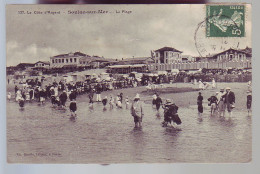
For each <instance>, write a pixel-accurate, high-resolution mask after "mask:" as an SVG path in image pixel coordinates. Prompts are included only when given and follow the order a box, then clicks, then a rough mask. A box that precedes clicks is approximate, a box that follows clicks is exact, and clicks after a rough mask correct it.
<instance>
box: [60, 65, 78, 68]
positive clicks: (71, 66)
mask: <svg viewBox="0 0 260 174" xmlns="http://www.w3.org/2000/svg"><path fill="white" fill-rule="evenodd" d="M62 67H63V68H76V67H77V65H63V66H62Z"/></svg>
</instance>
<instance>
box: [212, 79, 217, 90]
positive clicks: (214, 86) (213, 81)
mask: <svg viewBox="0 0 260 174" xmlns="http://www.w3.org/2000/svg"><path fill="white" fill-rule="evenodd" d="M215 88H216V81H215V79H214V78H213V79H212V89H215Z"/></svg>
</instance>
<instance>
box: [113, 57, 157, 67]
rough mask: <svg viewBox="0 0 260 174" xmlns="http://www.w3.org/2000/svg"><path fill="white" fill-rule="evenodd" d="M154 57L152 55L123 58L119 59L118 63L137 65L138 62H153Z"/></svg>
mask: <svg viewBox="0 0 260 174" xmlns="http://www.w3.org/2000/svg"><path fill="white" fill-rule="evenodd" d="M154 62H155V61H154V58H152V57H134V58H122V60H120V61H118V62H117V64H118V65H136V64H153V63H154Z"/></svg>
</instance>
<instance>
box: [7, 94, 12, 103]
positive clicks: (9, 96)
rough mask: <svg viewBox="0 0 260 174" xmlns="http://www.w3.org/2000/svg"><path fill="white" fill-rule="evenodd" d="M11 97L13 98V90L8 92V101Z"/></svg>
mask: <svg viewBox="0 0 260 174" xmlns="http://www.w3.org/2000/svg"><path fill="white" fill-rule="evenodd" d="M11 98H12V94H11V92H8V94H7V99H8V101H10V100H11Z"/></svg>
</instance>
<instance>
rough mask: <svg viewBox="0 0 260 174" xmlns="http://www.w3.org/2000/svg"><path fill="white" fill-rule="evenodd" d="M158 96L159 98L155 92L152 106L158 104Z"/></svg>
mask: <svg viewBox="0 0 260 174" xmlns="http://www.w3.org/2000/svg"><path fill="white" fill-rule="evenodd" d="M156 98H157V95H156V93H154V94H153V101H152V104H153V105H152V106H155V105H156Z"/></svg>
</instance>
